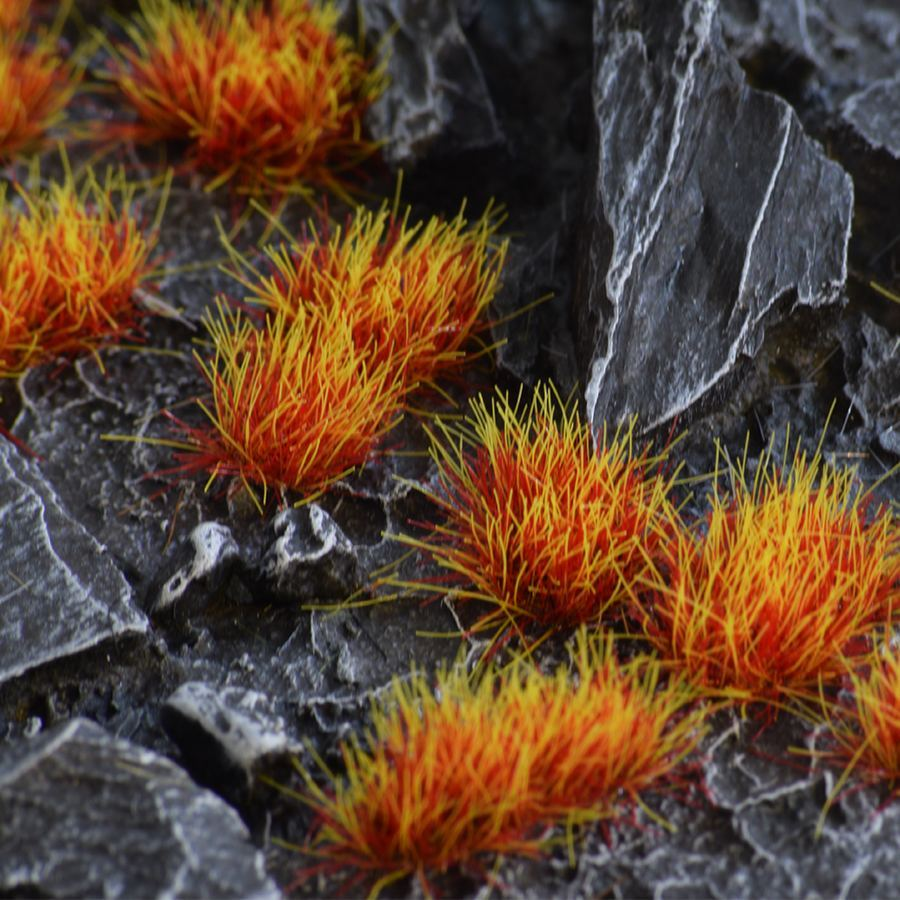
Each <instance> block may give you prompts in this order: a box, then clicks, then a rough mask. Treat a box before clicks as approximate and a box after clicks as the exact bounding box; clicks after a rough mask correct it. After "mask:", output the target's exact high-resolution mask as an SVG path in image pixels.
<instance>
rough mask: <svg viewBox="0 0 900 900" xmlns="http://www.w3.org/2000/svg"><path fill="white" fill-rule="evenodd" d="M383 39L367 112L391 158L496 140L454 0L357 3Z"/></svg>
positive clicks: (374, 34) (409, 158) (403, 162)
mask: <svg viewBox="0 0 900 900" xmlns="http://www.w3.org/2000/svg"><path fill="white" fill-rule="evenodd" d="M364 17H365V24H366V27H367V30H368V32H369V34H370V36H371V39H372V41H373V42H374V43H376V44H377V43H378V42H379V41H381V40H383V38H384V36H385V35H389V37H388V39H387V40H386V41H384V42H383V52H384V54H385V56H386V63H387V73H388V76H389V78H390V81H389V83H388V86H387V89H386V91H385V92H384V94H383V95H382V96H381V97H380V98H379V99H378V100H377V101H376V102H375V103H374V104H373V106H372V108H371V109H370V111H369V114H368V125H369V129H370V130H371V132H372V135H373V136H374V137H375V138H376V139H378V140H381V141H384V146H383V148H382V153H383V155H384V158H385V159H386V160H387V162H388V163H389V164H390V165H391V166H409V165H411V164H413V163H415V162H417V161H419V160H421V159H422V158H424V157H426V156H429V155H431V156H434V157H444V156H449V155H453V154H456V153H461V152H465V151H469V150H480V149H484V148H486V147H491V146H494V145H497V144H499V143H500V142H501V141H502V135H501V132H500V127H499V125H498V124H497V118H496V115H495V114H494V107H493V104H492V103H491V98H490V95H489V93H488V89H487V85H486V84H485V81H484V76H483V74H482V72H481V69H480V68H479V66H478V61H477V60H476V58H475V54H474V53H473V52H472V48H471V47H470V46H469V43H468V41H467V40H466V36H465V34H464V33H463V31H462V28H461V27H460V24H459V20H458V18H457V11H456V6H455V4H454V2H453V0H373V2H370V3H366V5H365V9H364Z"/></svg>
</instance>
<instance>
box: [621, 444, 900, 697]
mask: <svg viewBox="0 0 900 900" xmlns="http://www.w3.org/2000/svg"><path fill="white" fill-rule="evenodd" d="M788 452H789V451H788V450H785V458H784V460H783V461H782V464H781V465H780V466H779V465H777V463H776V460H775V459H773V454H772V452H771V448H770V449H769V450H768V451H766V452H765V453H764V454H763V456H762V458H761V459H760V461H759V464H758V467H757V469H756V472H755V474H754V475H753V478H752V479H750V480H748V475H747V466H746V462H745V461H744V462H740V463H738V464H737V465H736V466H735V467H734V468H733V470H732V478H731V484H730V488H729V489H728V490H722V489H721V488H720V486H719V483H718V476H717V479H716V485H715V487H714V490H713V491H712V494H711V497H710V500H709V503H710V509H709V512H708V514H707V515H706V517H705V519H704V520H703V521H702V522H700V523H699V524H698V525H697V526H696V527H694V528H692V529H683V528H673V529H671V530H670V536H669V538H668V539H667V540H666V541H664V542H662V544H661V548H662V552H661V554H660V555H659V557H658V559H659V566H658V570H657V571H656V574H655V575H654V576H653V577H652V578H651V579H650V580H649V581H648V582H647V585H646V587H648V588H649V591H650V596H649V597H647V596H644V598H643V600H642V603H641V604H639V605H637V604H636V605H635V606H634V607H633V612H634V614H635V615H636V617H637V618H638V619H639V620H640V621H641V622H642V624H643V630H644V634H645V635H646V637H647V638H648V639H649V640H650V641H651V643H652V644H653V646H654V647H655V649H656V650H657V651H658V653H659V654H660V655H661V656H662V657H663V658H664V659H666V660H670V661H671V662H672V663H673V664H675V665H677V666H678V668H679V669H680V670H682V671H683V672H684V673H685V674H686V675H688V676H689V677H690V678H691V679H692V680H693V681H694V682H695V683H696V684H697V685H698V686H700V687H702V688H703V689H704V690H706V691H708V692H711V693H718V694H724V695H726V696H729V697H731V698H733V699H735V700H737V701H739V702H751V701H756V700H759V701H770V702H778V701H780V700H782V699H784V698H789V697H798V696H803V695H808V694H809V693H810V691H812V692H814V691H815V689H816V686H817V685H818V684H819V682H820V680H823V681H826V682H827V681H829V680H832V679H835V678H840V676H841V675H842V674H843V671H844V659H845V658H849V659H851V660H853V659H857V658H859V657H860V655H862V654H865V653H867V652H868V651H869V649H870V647H871V638H872V636H873V634H874V633H875V632H877V631H878V630H879V629H884V628H890V627H891V625H893V624H894V623H895V622H896V620H897V615H898V612H900V609H898V607H900V532H898V528H897V523H896V520H895V518H894V516H893V515H892V514H891V513H890V512H889V511H888V510H887V509H885V508H883V507H880V508H877V509H876V508H874V507H873V505H872V504H871V503H870V502H869V501H868V500H867V497H866V495H865V494H864V493H863V492H862V491H861V490H860V489H859V486H858V484H857V482H856V480H855V477H854V473H853V472H852V471H849V470H840V469H836V468H834V467H832V466H829V465H826V464H825V463H824V462H823V461H822V458H821V456H820V454H819V452H818V451H817V452H816V453H815V454H813V455H812V456H811V457H808V456H807V455H806V454H804V453H803V452H801V450H800V448H799V443H798V445H797V447H796V449H795V451H794V454H793V458H792V459H788V458H787V457H788ZM748 481H749V483H748Z"/></svg>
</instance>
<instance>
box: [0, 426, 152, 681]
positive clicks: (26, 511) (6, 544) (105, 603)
mask: <svg viewBox="0 0 900 900" xmlns="http://www.w3.org/2000/svg"><path fill="white" fill-rule="evenodd" d="M0 547H2V550H3V570H2V574H0V585H2V586H0V684H3V682H5V681H8V680H10V679H12V678H16V677H17V676H19V675H21V674H22V673H24V672H27V671H29V670H31V669H34V668H37V667H38V666H40V665H43V664H45V663H48V662H50V661H52V660H56V659H62V658H64V657H67V656H73V655H75V654H77V653H80V652H82V651H84V650H88V649H90V648H92V647H95V646H97V645H98V644H100V643H102V642H104V641H107V640H110V639H114V638H117V637H122V636H127V635H142V634H145V633H146V631H147V620H146V619H145V618H144V616H143V615H142V614H141V613H140V612H139V611H138V610H137V609H136V608H135V607H134V606H133V605H132V591H131V588H130V587H129V585H128V582H127V581H126V580H125V578H124V577H123V575H122V573H121V572H120V571H119V569H118V568H117V567H116V566H115V565H114V564H113V562H112V560H111V559H110V556H109V554H108V553H107V551H106V549H105V548H104V547H103V546H102V545H101V544H99V543H98V542H97V541H96V540H95V539H94V538H93V537H91V535H90V534H88V532H87V531H85V529H84V528H82V527H81V525H79V524H78V523H77V522H76V521H75V520H73V519H72V518H70V517H69V515H68V514H67V513H66V511H65V510H64V509H63V507H62V505H61V503H60V501H59V498H58V497H57V496H56V494H55V493H54V491H53V489H52V488H51V486H50V485H49V484H48V483H47V482H46V481H45V480H44V479H43V477H42V476H41V473H40V470H39V468H38V467H37V466H36V465H35V464H34V463H32V462H29V461H26V460H25V459H24V458H23V456H22V455H21V454H20V453H19V452H18V451H17V450H16V449H15V448H14V447H13V446H12V444H10V443H9V442H7V441H4V440H0Z"/></svg>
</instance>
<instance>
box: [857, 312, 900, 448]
mask: <svg viewBox="0 0 900 900" xmlns="http://www.w3.org/2000/svg"><path fill="white" fill-rule="evenodd" d="M853 338H854V339H855V342H859V343H861V344H862V347H861V351H860V359H859V365H858V367H857V369H856V371H855V372H852V373H851V375H850V378H849V380H848V383H847V387H846V393H847V396H848V397H849V398H850V399H851V401H852V402H853V405H854V407H856V409H857V411H858V412H859V413H860V415H861V416H862V417H863V421H864V422H865V425H866V426H867V427H868V428H871V429H872V431H873V432H874V435H875V437H876V439H877V440H878V442H879V444H880V445H881V447H882V448H883V449H884V450H887V451H888V452H889V453H893V454H894V455H895V456H900V336H897V335H896V334H891V333H890V332H889V331H887V330H886V329H885V328H882V327H881V326H880V325H878V324H877V323H875V322H873V321H872V320H871V319H868V318H863V319H862V321H861V325H860V329H859V334H858V335H857V334H854V335H853Z"/></svg>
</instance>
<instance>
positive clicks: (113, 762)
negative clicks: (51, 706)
mask: <svg viewBox="0 0 900 900" xmlns="http://www.w3.org/2000/svg"><path fill="white" fill-rule="evenodd" d="M0 808H2V809H3V825H2V826H0V893H2V894H4V896H6V895H9V896H22V895H25V896H40V897H59V896H66V897H254V898H263V897H266V898H267V897H273V898H274V897H279V896H280V893H279V891H278V889H277V888H276V887H275V885H274V883H273V882H272V881H271V880H270V879H269V878H268V877H267V876H266V874H265V867H264V863H263V856H262V853H260V852H259V851H258V850H256V849H255V848H254V847H253V846H252V844H251V843H250V840H249V834H248V832H247V829H246V827H245V826H244V824H243V823H242V822H241V820H240V818H239V816H238V814H237V813H236V812H235V811H234V810H233V809H231V807H229V806H227V805H226V804H225V803H224V802H223V801H222V800H220V799H219V798H218V797H216V796H215V795H214V794H212V793H210V792H209V791H207V790H203V789H201V788H199V787H197V785H195V784H194V783H193V782H192V781H191V780H190V779H189V778H188V777H187V775H186V774H185V773H184V772H183V771H182V770H181V769H179V768H178V767H177V766H176V765H174V764H173V763H171V762H169V761H168V760H167V759H164V758H163V757H161V756H159V755H157V754H155V753H152V752H150V751H149V750H144V749H142V748H140V747H137V746H135V745H133V744H130V743H129V742H127V741H124V740H120V739H117V738H114V737H112V736H111V735H109V734H107V732H105V731H104V730H103V729H102V728H100V726H99V725H95V724H94V723H93V722H90V721H88V720H86V719H72V720H70V721H68V722H66V723H64V724H63V725H60V726H58V727H56V728H53V729H51V730H50V731H47V732H45V733H44V734H41V735H40V736H38V737H36V738H34V739H32V740H23V741H18V742H16V743H13V744H8V745H6V746H4V747H3V748H2V749H0Z"/></svg>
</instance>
